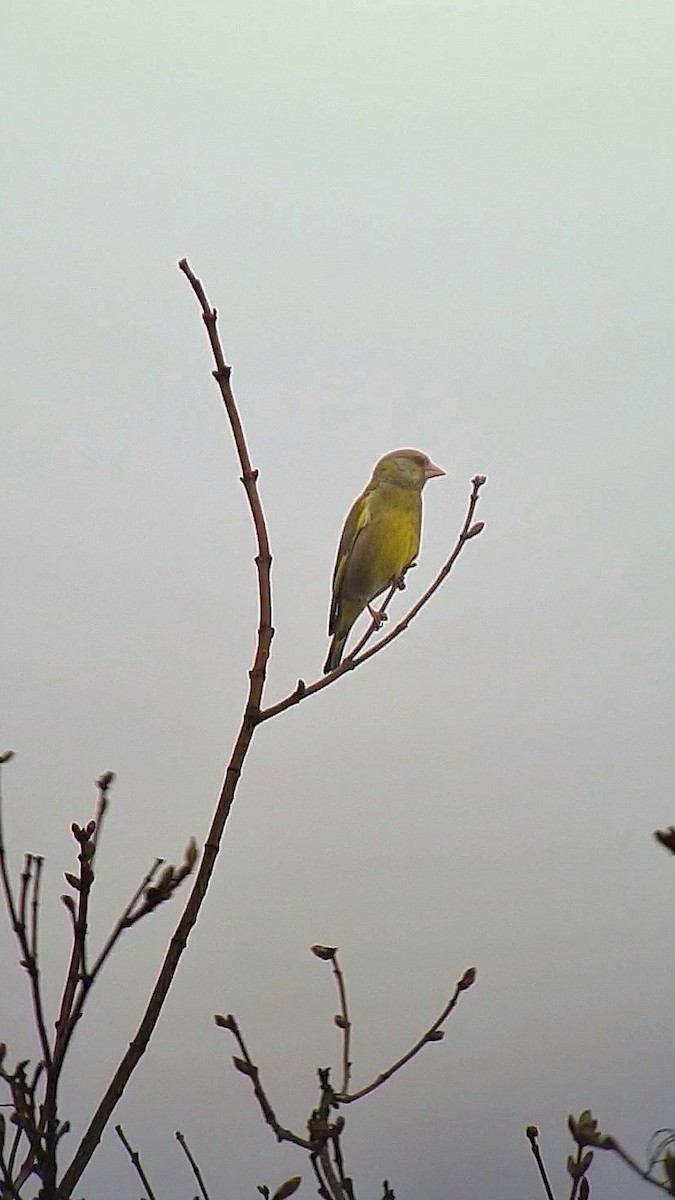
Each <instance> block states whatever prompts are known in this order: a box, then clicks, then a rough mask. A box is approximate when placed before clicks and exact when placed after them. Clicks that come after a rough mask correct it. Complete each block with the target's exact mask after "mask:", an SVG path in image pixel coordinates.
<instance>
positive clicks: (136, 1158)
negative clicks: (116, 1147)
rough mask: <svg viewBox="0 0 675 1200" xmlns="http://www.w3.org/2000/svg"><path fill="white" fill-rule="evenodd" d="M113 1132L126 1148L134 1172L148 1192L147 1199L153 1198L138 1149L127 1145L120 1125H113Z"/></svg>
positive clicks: (152, 1199)
mask: <svg viewBox="0 0 675 1200" xmlns="http://www.w3.org/2000/svg"><path fill="white" fill-rule="evenodd" d="M115 1133H116V1134H117V1136H118V1138H119V1139H120V1141H121V1143H122V1145H123V1146H124V1149H125V1150H126V1152H127V1154H128V1155H129V1158H130V1159H131V1163H132V1166H133V1168H134V1170H135V1172H136V1174H137V1175H138V1178H139V1179H140V1181H141V1183H142V1184H143V1187H144V1188H145V1190H146V1192H147V1193H148V1200H155V1193H154V1192H153V1190H152V1188H151V1187H150V1182H149V1180H148V1177H147V1175H146V1174H145V1171H144V1170H143V1167H142V1165H141V1156H140V1154H139V1153H138V1150H134V1149H133V1148H132V1147H131V1146H130V1145H129V1142H128V1141H127V1139H126V1137H125V1136H124V1130H123V1129H122V1126H121V1125H116V1126H115Z"/></svg>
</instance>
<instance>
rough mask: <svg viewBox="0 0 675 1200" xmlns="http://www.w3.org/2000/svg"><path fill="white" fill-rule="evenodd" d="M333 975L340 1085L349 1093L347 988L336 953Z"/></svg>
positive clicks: (349, 1026) (349, 1024)
mask: <svg viewBox="0 0 675 1200" xmlns="http://www.w3.org/2000/svg"><path fill="white" fill-rule="evenodd" d="M330 961H331V965H332V968H333V974H334V976H335V981H336V984H337V990H338V996H339V998H340V1019H339V1021H338V1022H337V1024H338V1028H339V1029H340V1030H341V1032H342V1081H341V1085H340V1091H341V1092H347V1091H349V1080H350V1078H351V1071H352V1064H351V1060H350V1057H349V1055H350V1041H351V1033H352V1023H351V1021H350V1019H349V1008H348V1006H347V988H346V986H345V978H344V974H343V972H342V968H341V967H340V964H339V962H338V957H337V951H336V952H335V954H334V955H333V957H332V958H331V960H330Z"/></svg>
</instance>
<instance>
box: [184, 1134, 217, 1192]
mask: <svg viewBox="0 0 675 1200" xmlns="http://www.w3.org/2000/svg"><path fill="white" fill-rule="evenodd" d="M176 1141H177V1142H178V1145H179V1146H180V1147H181V1149H182V1151H183V1153H184V1154H185V1157H186V1158H187V1160H188V1162H189V1164H190V1166H191V1167H192V1171H193V1174H194V1177H195V1179H196V1180H197V1183H198V1184H199V1190H200V1192H201V1194H202V1196H203V1197H204V1200H210V1197H209V1193H208V1192H207V1190H206V1185H205V1183H204V1180H203V1178H202V1173H201V1171H200V1170H199V1167H198V1166H197V1163H196V1161H195V1159H194V1157H193V1155H192V1153H191V1151H190V1147H189V1146H188V1144H187V1142H186V1140H185V1137H184V1135H183V1134H182V1133H181V1131H180V1129H177V1130H176Z"/></svg>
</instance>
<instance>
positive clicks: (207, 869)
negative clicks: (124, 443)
mask: <svg viewBox="0 0 675 1200" xmlns="http://www.w3.org/2000/svg"><path fill="white" fill-rule="evenodd" d="M178 265H179V268H180V270H181V271H182V272H183V274H184V275H185V276H186V278H187V279H188V281H189V282H190V285H191V287H192V289H193V291H194V293H195V295H196V296H197V299H198V301H199V303H200V306H201V309H202V318H203V320H204V324H205V326H206V330H207V333H208V337H209V342H210V344H211V349H212V352H213V357H214V360H215V363H216V370H215V371H214V377H215V379H216V382H217V384H218V387H219V388H220V394H221V397H222V400H223V404H224V406H225V410H226V413H227V416H228V420H229V422H230V428H231V430H232V434H233V437H234V442H235V446H236V450H237V455H238V458H239V463H240V466H241V468H242V481H243V484H244V488H245V491H246V497H247V500H248V504H249V509H250V512H251V518H252V520H253V526H254V529H255V534H256V542H257V551H258V552H257V554H256V557H255V564H256V570H257V579H258V607H259V622H258V631H257V638H256V646H255V652H254V657H253V665H252V667H251V670H250V672H249V689H248V696H247V699H246V704H245V708H244V713H243V717H242V721H241V725H240V727H239V732H238V734H237V737H236V740H235V743H234V747H233V750H232V753H231V755H230V760H229V763H228V765H227V769H226V771H225V777H224V779H223V784H222V787H221V790H220V795H219V798H218V803H217V805H216V809H215V812H214V815H213V819H212V822H211V828H210V830H209V833H208V836H207V839H206V842H205V844H204V852H203V854H202V858H201V862H200V864H199V869H198V871H197V874H196V877H195V880H194V883H193V885H192V890H191V891H190V895H189V896H188V899H187V901H186V903H185V906H184V908H183V912H182V914H181V916H180V918H179V920H178V923H177V925H176V928H175V931H174V933H173V936H172V938H171V941H170V943H169V946H168V948H167V951H166V953H165V956H164V961H163V962H162V966H161V968H160V972H159V976H158V978H157V981H156V983H155V986H154V988H153V990H152V993H151V995H150V998H149V1000H148V1003H147V1005H146V1008H145V1012H144V1013H143V1016H142V1018H141V1021H140V1024H139V1026H138V1029H137V1031H136V1034H135V1036H134V1037H133V1038H132V1040H131V1043H130V1045H129V1049H128V1050H127V1052H126V1053H125V1055H124V1056H123V1058H122V1059H121V1061H120V1064H119V1066H118V1067H117V1070H116V1071H115V1074H114V1075H113V1078H112V1080H111V1081H110V1083H109V1085H108V1087H107V1089H106V1092H105V1094H104V1096H103V1097H102V1099H101V1102H100V1103H99V1105H98V1108H97V1109H96V1112H95V1113H94V1115H93V1117H92V1118H91V1121H90V1123H89V1126H88V1128H87V1130H86V1131H85V1134H84V1137H83V1138H82V1140H81V1142H80V1144H79V1146H78V1148H77V1150H76V1151H75V1154H74V1157H73V1159H72V1161H71V1163H70V1166H69V1167H68V1168H67V1170H66V1172H65V1174H64V1176H63V1179H62V1183H61V1188H62V1191H63V1195H64V1196H65V1197H68V1196H70V1195H71V1193H72V1190H73V1188H74V1187H75V1185H76V1184H77V1182H78V1180H79V1179H80V1178H81V1176H82V1173H83V1171H84V1170H85V1168H86V1166H87V1164H88V1163H89V1161H90V1159H91V1157H92V1155H93V1153H94V1151H95V1149H96V1146H97V1145H98V1143H99V1141H100V1140H101V1136H102V1134H103V1130H104V1129H105V1127H106V1125H107V1123H108V1121H109V1120H110V1116H111V1114H112V1112H113V1110H114V1108H115V1106H116V1104H117V1102H118V1100H119V1099H120V1097H121V1095H122V1093H123V1091H124V1089H125V1087H126V1085H127V1083H128V1081H129V1079H130V1077H131V1075H132V1073H133V1071H134V1070H135V1068H136V1066H137V1065H138V1063H139V1061H140V1059H141V1056H142V1055H143V1054H144V1053H145V1050H146V1048H147V1045H148V1042H149V1041H150V1037H151V1036H152V1033H153V1030H154V1028H155V1025H156V1024H157V1021H158V1019H159V1015H160V1013H161V1011H162V1008H163V1005H164V1001H165V1000H166V997H167V994H168V991H169V988H170V986H171V983H172V981H173V978H174V975H175V974H176V970H177V968H178V964H179V962H180V959H181V957H182V954H183V951H184V950H185V947H186V945H187V940H188V936H189V933H190V931H191V929H192V928H193V927H194V924H195V922H196V920H197V917H198V916H199V912H200V909H201V906H202V904H203V902H204V898H205V896H206V893H207V890H208V887H209V883H210V881H211V876H212V874H213V869H214V867H215V864H216V860H217V858H218V853H219V850H220V843H221V838H222V836H223V830H224V828H225V823H226V821H227V819H228V817H229V815H230V812H231V809H232V805H233V803H234V798H235V794H236V790H237V784H238V782H239V778H240V775H241V771H242V767H243V764H244V760H245V758H246V755H247V753H248V749H249V746H250V744H251V740H252V738H253V734H254V732H255V728H256V725H257V723H258V718H259V714H260V709H261V704H262V697H263V691H264V686H265V677H266V673H267V663H268V660H269V654H270V647H271V644H272V637H273V635H274V630H273V628H272V585H271V565H272V556H271V553H270V544H269V536H268V532H267V524H266V521H265V515H264V512H263V508H262V504H261V501H260V496H259V494H258V485H257V479H258V472H257V471H255V470H253V468H252V466H251V461H250V458H249V453H248V447H247V445H246V440H245V437H244V433H243V429H242V426H241V421H240V419H239V413H238V411H237V405H236V401H235V398H234V395H233V392H232V389H231V387H230V374H231V370H230V367H229V366H228V365H227V363H226V362H225V357H224V355H223V350H222V347H221V344H220V338H219V335H218V330H217V324H216V322H217V314H216V311H215V309H212V308H211V307H210V305H209V302H208V300H207V298H206V294H205V292H204V288H203V286H202V283H201V281H200V280H199V279H197V277H196V275H194V273H193V271H192V270H191V268H190V266H189V265H188V263H187V260H186V259H181V261H180V263H179V264H178Z"/></svg>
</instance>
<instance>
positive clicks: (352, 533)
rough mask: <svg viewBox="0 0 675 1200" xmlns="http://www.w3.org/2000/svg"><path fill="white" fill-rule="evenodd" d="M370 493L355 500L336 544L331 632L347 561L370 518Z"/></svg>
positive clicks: (329, 624) (338, 607) (336, 614)
mask: <svg viewBox="0 0 675 1200" xmlns="http://www.w3.org/2000/svg"><path fill="white" fill-rule="evenodd" d="M370 499H371V493H370V492H369V491H365V492H364V493H363V494H362V495H361V496H359V498H358V500H355V501H354V503H353V504H352V507H351V508H350V510H349V513H348V514H347V520H346V521H345V525H344V529H343V530H342V537H341V538H340V545H339V546H338V552H337V557H336V559H335V569H334V571H333V595H332V600H331V606H330V619H329V622H328V632H329V634H332V633H333V632H334V631H335V626H336V622H337V618H338V614H339V612H340V602H341V600H342V584H343V582H344V577H345V571H346V569H347V563H348V562H349V559H350V558H351V555H352V552H353V550H354V546H355V545H356V540H357V538H358V537H359V536H360V534H361V533H362V532H363V530H364V529H365V527H366V525H367V524H368V522H369V521H370V519H371V503H370Z"/></svg>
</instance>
